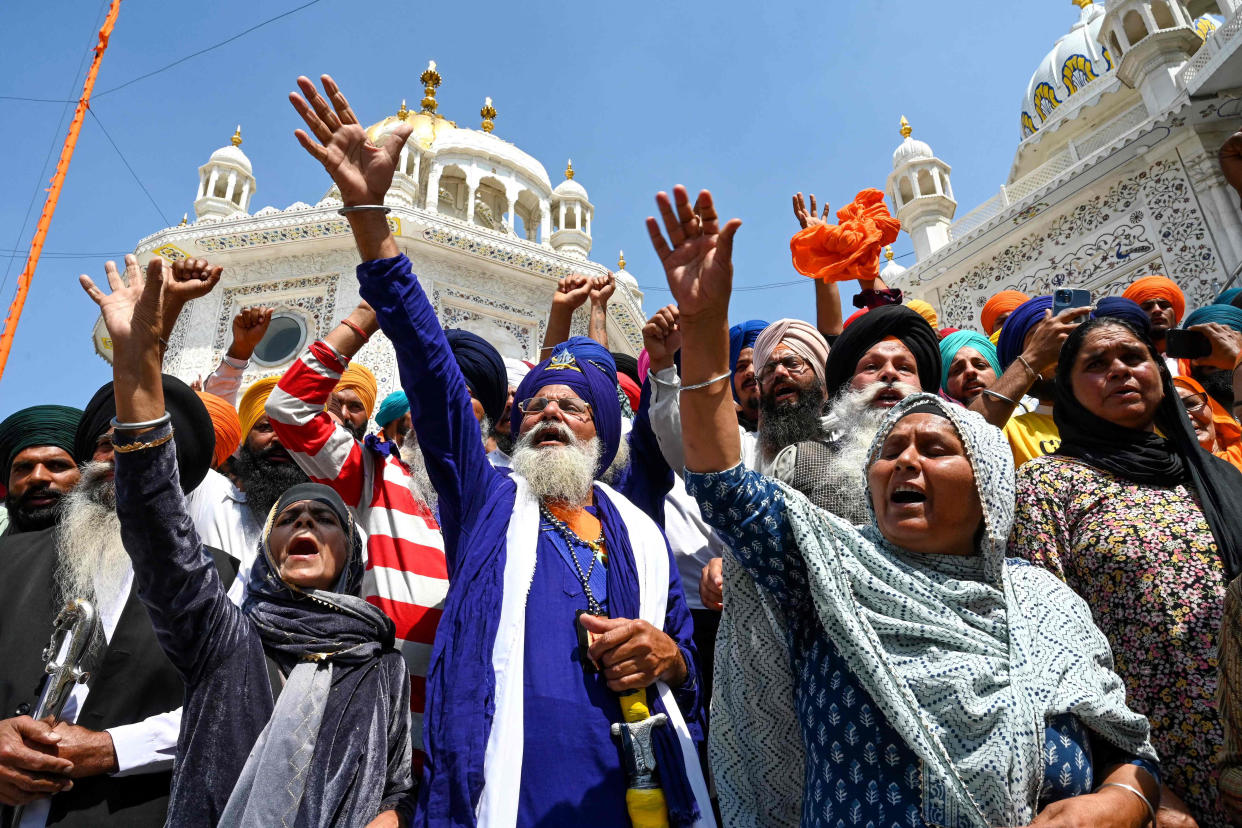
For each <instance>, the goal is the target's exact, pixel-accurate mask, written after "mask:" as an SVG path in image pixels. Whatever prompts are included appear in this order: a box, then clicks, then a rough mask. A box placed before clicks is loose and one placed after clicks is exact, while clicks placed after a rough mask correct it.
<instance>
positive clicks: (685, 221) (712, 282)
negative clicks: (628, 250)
mask: <svg viewBox="0 0 1242 828" xmlns="http://www.w3.org/2000/svg"><path fill="white" fill-rule="evenodd" d="M674 202H675V204H674ZM656 206H657V207H658V208H659V210H660V216H661V218H662V219H663V220H664V229H665V231H666V232H667V233H668V239H667V240H666V239H665V237H664V234H663V233H662V232H661V231H660V225H659V222H657V221H656V220H655V219H654V218H651V217H648V219H647V232H648V233H649V234H650V236H651V246H652V247H654V248H655V251H656V255H657V256H659V257H660V263H661V264H662V265H664V276H665V278H666V279H667V280H668V287H669V290H670V291H671V292H672V294H673V298H674V299H675V300H677V305H678V308H679V309H680V312H681V314H682V315H683V316H698V315H702V314H711V313H716V314H724V315H726V316H727V315H728V311H729V294H730V293H731V292H732V290H733V236H734V234H735V233H737V230H738V228H739V227H741V226H742V222H741V220H740V219H730V220H729V222H728V223H726V224H725V226H724V228H723V229H722V228H721V227H720V222H719V217H718V216H717V215H716V207H715V205H714V204H713V203H712V194H711V193H709V192H708V191H707V190H703V191H701V192H700V193H699V197H698V199H697V200H696V201H695V204H694V208H693V209H691V207H690V197H689V195H688V194H687V193H686V188H685V187H682V186H681V185H680V184H679V185H677V186H676V187H674V188H673V201H670V200H669V197H668V193H663V192H662V193H659V194H657V195H656Z"/></svg>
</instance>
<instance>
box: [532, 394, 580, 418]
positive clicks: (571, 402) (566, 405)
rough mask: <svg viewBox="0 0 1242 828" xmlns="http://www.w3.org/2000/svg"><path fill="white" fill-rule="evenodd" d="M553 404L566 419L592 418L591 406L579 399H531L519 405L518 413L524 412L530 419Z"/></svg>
mask: <svg viewBox="0 0 1242 828" xmlns="http://www.w3.org/2000/svg"><path fill="white" fill-rule="evenodd" d="M552 403H556V407H557V408H558V409H559V410H560V412H561V413H562V414H564V415H565V416H566V417H572V418H573V419H575V420H586V419H588V418H589V417H590V416H591V404H590V403H589V402H587V401H586V400H580V399H578V398H577V397H529V398H527V399H525V400H522V401H521V402H520V403H518V411H521V412H522V416H524V417H529V416H531V415H532V414H538V413H540V412H542V411H543V410H544V409H545V408H547V407H548V406H549V405H551V404H552Z"/></svg>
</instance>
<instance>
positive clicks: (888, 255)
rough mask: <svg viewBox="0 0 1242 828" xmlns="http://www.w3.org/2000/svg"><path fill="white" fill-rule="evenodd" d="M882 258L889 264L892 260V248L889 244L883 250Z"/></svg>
mask: <svg viewBox="0 0 1242 828" xmlns="http://www.w3.org/2000/svg"><path fill="white" fill-rule="evenodd" d="M884 258H886V259H888V260H889V261H890V262H891V261H892V260H893V246H892V245H891V244H890V245H889V246H888V247H886V248H884Z"/></svg>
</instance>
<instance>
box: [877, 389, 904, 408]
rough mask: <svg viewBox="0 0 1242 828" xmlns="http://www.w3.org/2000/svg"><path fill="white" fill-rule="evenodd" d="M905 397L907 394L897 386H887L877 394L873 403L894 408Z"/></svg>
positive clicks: (879, 406)
mask: <svg viewBox="0 0 1242 828" xmlns="http://www.w3.org/2000/svg"><path fill="white" fill-rule="evenodd" d="M903 399H905V395H904V394H902V393H901V392H900V391H898V390H897V389H896V388H885V389H884V390H883V391H881V392H880V393H878V394H876V395H875V399H874V401H873V403H872V404H873V405H874V406H876V407H877V408H892V407H893V406H894V405H896V404H897V403H899V402H901V401H902V400H903Z"/></svg>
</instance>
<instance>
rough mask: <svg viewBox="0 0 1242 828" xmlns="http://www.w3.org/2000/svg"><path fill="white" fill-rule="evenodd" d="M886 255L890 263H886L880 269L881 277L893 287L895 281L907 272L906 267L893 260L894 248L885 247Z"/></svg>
mask: <svg viewBox="0 0 1242 828" xmlns="http://www.w3.org/2000/svg"><path fill="white" fill-rule="evenodd" d="M884 257H885V258H886V259H888V263H887V264H885V265H884V268H883V269H882V270H881V271H880V278H881V279H883V280H884V281H885V283H886V284H888V286H889V287H892V286H893V284H894V282H895V281H896V280H897V279H899V278H900V277H901V275H902V274H903V273H905V272H906V268H904V267H902V266H901V265H899V264H897V263H896V262H895V261H893V248H891V247H886V248H884Z"/></svg>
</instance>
